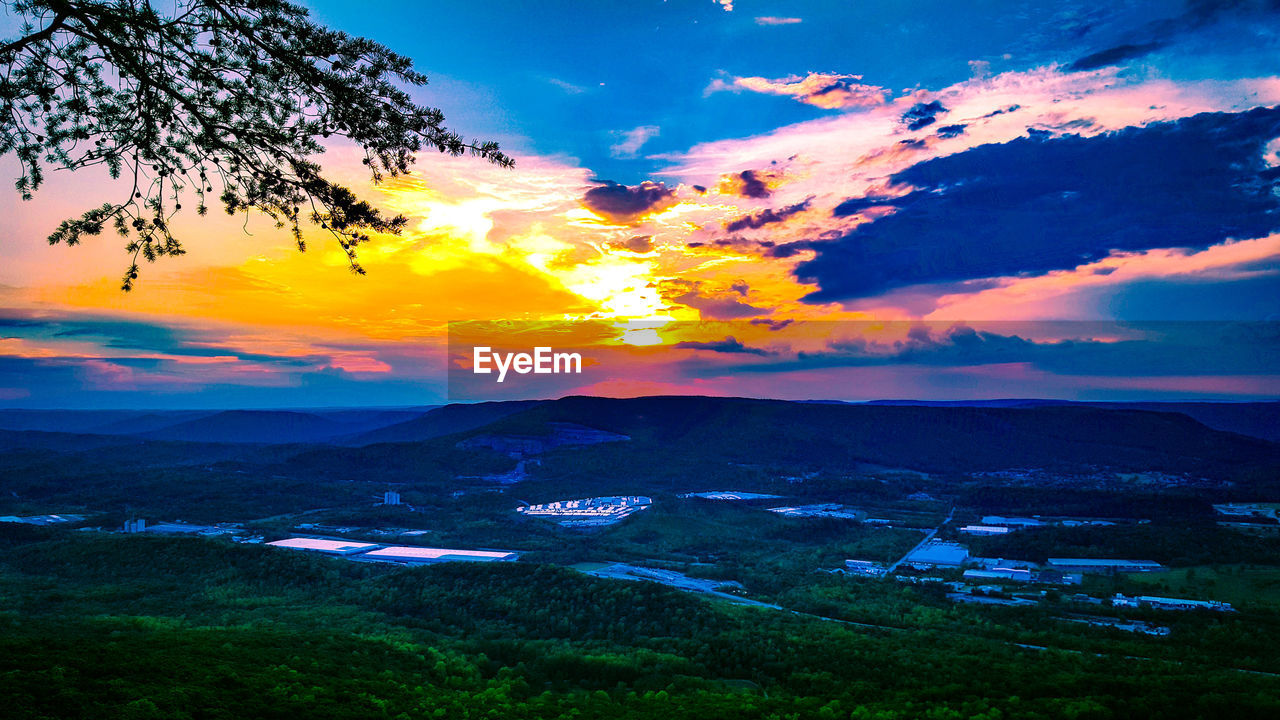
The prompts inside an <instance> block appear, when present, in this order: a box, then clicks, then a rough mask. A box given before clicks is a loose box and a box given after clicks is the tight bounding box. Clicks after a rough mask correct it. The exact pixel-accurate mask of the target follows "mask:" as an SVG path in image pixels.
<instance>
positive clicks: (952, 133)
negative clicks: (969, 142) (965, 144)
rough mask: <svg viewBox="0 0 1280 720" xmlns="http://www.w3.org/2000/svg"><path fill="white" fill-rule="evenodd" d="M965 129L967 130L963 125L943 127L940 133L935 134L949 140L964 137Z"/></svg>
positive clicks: (939, 130) (939, 129)
mask: <svg viewBox="0 0 1280 720" xmlns="http://www.w3.org/2000/svg"><path fill="white" fill-rule="evenodd" d="M964 129H965V126H964V125H963V124H959V125H943V126H942V127H940V128H938V132H937V133H935V134H936V135H937V136H938V137H940V138H942V139H944V140H948V139H950V138H953V137H959V136H961V135H963V134H964Z"/></svg>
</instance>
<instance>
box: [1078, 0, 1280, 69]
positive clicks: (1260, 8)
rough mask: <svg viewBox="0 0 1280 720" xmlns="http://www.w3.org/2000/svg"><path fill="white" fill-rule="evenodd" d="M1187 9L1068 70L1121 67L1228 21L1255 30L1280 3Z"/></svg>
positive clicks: (1247, 1) (1205, 0)
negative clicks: (1255, 26)
mask: <svg viewBox="0 0 1280 720" xmlns="http://www.w3.org/2000/svg"><path fill="white" fill-rule="evenodd" d="M1186 6H1187V9H1186V11H1185V12H1184V13H1182V14H1181V15H1177V16H1174V17H1171V18H1164V19H1161V20H1156V21H1153V22H1150V23H1148V24H1147V25H1145V26H1143V27H1142V28H1140V29H1138V30H1136V31H1134V32H1132V33H1129V35H1130V37H1129V38H1128V39H1127V40H1126V42H1121V43H1118V44H1115V45H1111V46H1110V47H1106V48H1103V49H1102V50H1098V51H1095V52H1092V53H1089V54H1088V55H1085V56H1083V57H1080V58H1078V59H1077V60H1076V61H1075V62H1072V63H1071V64H1070V65H1068V69H1069V70H1094V69H1097V68H1101V67H1107V66H1109V65H1120V64H1122V63H1124V62H1125V61H1126V60H1135V59H1137V58H1140V57H1145V56H1147V55H1150V54H1151V53H1153V52H1156V51H1157V50H1161V49H1163V48H1165V47H1168V46H1169V45H1172V44H1174V43H1175V42H1177V41H1178V40H1180V39H1181V38H1182V36H1185V35H1188V34H1190V33H1193V32H1195V31H1197V30H1202V29H1203V28H1205V27H1207V26H1209V25H1212V24H1214V23H1217V22H1219V21H1223V20H1227V19H1234V20H1236V21H1238V22H1242V23H1246V24H1247V25H1246V27H1248V29H1249V30H1252V29H1253V27H1251V26H1253V25H1257V24H1259V22H1260V18H1259V17H1258V16H1265V15H1270V14H1274V13H1276V12H1277V11H1280V3H1277V2H1275V0H1187V2H1186Z"/></svg>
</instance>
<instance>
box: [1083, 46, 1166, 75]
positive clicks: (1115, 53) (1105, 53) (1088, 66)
mask: <svg viewBox="0 0 1280 720" xmlns="http://www.w3.org/2000/svg"><path fill="white" fill-rule="evenodd" d="M1164 46H1165V43H1163V42H1147V43H1142V44H1140V45H1131V44H1127V43H1126V44H1122V45H1116V46H1115V47H1110V48H1107V49H1106V50H1099V51H1098V52H1095V53H1090V54H1088V55H1085V56H1084V57H1082V58H1080V59H1078V60H1076V61H1075V62H1073V63H1071V65H1070V66H1069V68H1068V69H1070V70H1073V71H1078V70H1096V69H1098V68H1101V67H1106V66H1108V65H1118V64H1120V63H1121V62H1123V61H1125V60H1131V59H1133V58H1138V57H1142V56H1143V55H1147V54H1149V53H1152V52H1155V51H1156V50H1158V49H1160V48H1162V47H1164Z"/></svg>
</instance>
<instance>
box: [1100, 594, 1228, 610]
mask: <svg viewBox="0 0 1280 720" xmlns="http://www.w3.org/2000/svg"><path fill="white" fill-rule="evenodd" d="M1111 604H1112V605H1115V606H1116V607H1134V608H1136V607H1142V606H1146V607H1150V608H1153V609H1156V610H1213V611H1216V612H1235V608H1233V607H1231V603H1225V602H1220V601H1217V600H1187V599H1184V598H1169V597H1160V596H1157V595H1139V596H1137V597H1129V596H1126V595H1121V594H1120V593H1116V595H1115V597H1114V598H1112V599H1111Z"/></svg>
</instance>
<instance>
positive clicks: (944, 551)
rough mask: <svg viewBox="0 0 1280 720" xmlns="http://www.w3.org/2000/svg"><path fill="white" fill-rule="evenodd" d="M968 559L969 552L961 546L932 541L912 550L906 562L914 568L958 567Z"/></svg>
mask: <svg viewBox="0 0 1280 720" xmlns="http://www.w3.org/2000/svg"><path fill="white" fill-rule="evenodd" d="M968 558H969V551H968V550H966V549H965V547H964V546H963V545H960V544H958V543H951V542H939V541H933V542H929V543H926V544H924V545H921V546H920V547H918V548H916V549H915V550H912V551H911V553H910V554H908V555H907V557H906V562H907V564H908V565H910V566H912V567H915V568H931V567H960V566H961V565H962V564H964V561H965V560H967V559H968Z"/></svg>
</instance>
